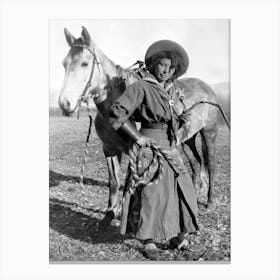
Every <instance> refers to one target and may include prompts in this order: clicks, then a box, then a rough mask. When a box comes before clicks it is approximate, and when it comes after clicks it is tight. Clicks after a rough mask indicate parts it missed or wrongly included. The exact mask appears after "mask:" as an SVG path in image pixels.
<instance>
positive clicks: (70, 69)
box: [58, 27, 102, 116]
mask: <svg viewBox="0 0 280 280" xmlns="http://www.w3.org/2000/svg"><path fill="white" fill-rule="evenodd" d="M64 34H65V37H66V41H67V43H68V45H69V46H70V50H69V52H68V54H67V56H66V57H65V58H64V59H63V61H62V64H63V66H64V69H65V76H64V81H63V85H62V89H61V91H60V95H59V99H58V103H59V107H60V108H61V110H62V112H63V114H64V115H66V116H70V115H71V114H73V113H75V112H77V110H78V108H79V105H80V103H81V102H82V101H86V100H87V99H88V97H89V95H90V93H91V94H92V93H94V91H98V90H99V89H100V87H101V84H102V75H100V74H101V72H100V71H101V69H99V65H98V63H99V61H98V54H97V53H98V51H97V48H96V46H95V44H94V43H93V41H92V39H91V37H90V35H89V33H88V31H87V29H86V28H85V27H82V32H81V37H80V38H78V39H76V38H75V37H74V36H73V35H72V34H71V33H70V32H69V31H68V30H67V29H66V28H65V29H64ZM96 69H97V70H96Z"/></svg>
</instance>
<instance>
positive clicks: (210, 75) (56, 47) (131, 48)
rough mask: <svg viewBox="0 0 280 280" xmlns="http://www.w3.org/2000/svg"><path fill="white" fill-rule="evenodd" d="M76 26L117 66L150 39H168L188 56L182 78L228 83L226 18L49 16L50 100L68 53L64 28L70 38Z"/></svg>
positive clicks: (136, 55)
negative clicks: (56, 18) (70, 17)
mask: <svg viewBox="0 0 280 280" xmlns="http://www.w3.org/2000/svg"><path fill="white" fill-rule="evenodd" d="M82 26H85V27H86V28H87V30H88V31H89V33H90V35H91V38H92V39H93V41H94V42H95V44H96V45H97V46H98V47H99V48H100V49H101V50H102V51H103V53H104V54H105V55H106V56H107V57H108V58H109V59H111V60H112V61H113V62H115V63H116V64H119V65H121V66H123V67H128V66H130V65H132V64H133V63H134V62H136V60H144V56H145V52H146V50H147V49H148V47H149V46H150V45H151V44H152V43H153V42H155V41H157V40H161V39H168V40H173V41H176V42H177V43H179V44H181V45H182V46H183V47H184V48H185V50H186V51H187V53H188V55H189V60H190V64H189V69H188V71H187V72H186V73H185V75H184V76H186V77H196V78H199V79H202V80H204V81H205V82H207V83H209V84H216V83H223V82H229V81H230V74H229V73H230V62H229V61H230V20H228V19H103V20H100V19H95V20H91V19H87V20H83V19H81V20H79V19H75V20H50V34H49V36H50V94H51V95H54V96H52V97H51V99H56V98H57V95H58V92H59V90H60V89H61V86H62V82H63V78H64V68H63V66H62V63H61V62H62V60H63V58H64V57H65V56H66V55H67V53H68V51H69V46H68V44H67V42H66V40H65V36H64V27H66V28H67V29H68V30H69V31H70V32H71V33H72V34H73V35H74V36H75V37H76V38H78V37H80V34H81V30H82Z"/></svg>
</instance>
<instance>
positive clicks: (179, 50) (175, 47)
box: [145, 40, 189, 78]
mask: <svg viewBox="0 0 280 280" xmlns="http://www.w3.org/2000/svg"><path fill="white" fill-rule="evenodd" d="M164 51H169V52H172V53H173V54H175V55H177V56H178V58H179V59H178V62H179V63H180V65H179V67H178V69H177V71H176V73H175V75H174V76H175V77H174V76H173V78H178V77H180V76H182V75H183V74H184V73H185V72H186V71H187V69H188V66H189V57H188V54H187V52H186V51H185V50H184V48H183V47H182V46H181V45H179V44H178V43H176V42H174V41H170V40H159V41H156V42H155V43H153V44H152V45H151V46H150V47H149V48H148V50H147V52H146V55H145V63H146V66H147V67H148V66H149V65H147V64H148V63H149V59H150V58H151V57H153V56H154V55H156V54H157V53H160V52H164Z"/></svg>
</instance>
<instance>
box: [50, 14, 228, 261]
mask: <svg viewBox="0 0 280 280" xmlns="http://www.w3.org/2000/svg"><path fill="white" fill-rule="evenodd" d="M49 140H50V143H49V145H50V149H49V157H50V162H49V179H50V180H49V184H50V185H49V187H50V189H49V195H50V197H49V199H50V201H49V202H50V204H49V207H50V209H49V211H50V212H49V214H50V215H49V225H50V233H49V237H50V243H49V244H50V251H49V254H50V255H49V258H50V261H51V262H63V261H76V262H79V261H103V262H106V261H108V262H110V261H119V262H121V261H124V262H132V261H133V262H141V261H177V262H179V261H199V262H204V261H206V262H207V261H208V262H209V261H215V262H227V263H229V262H230V258H231V247H230V244H231V224H230V217H231V204H230V195H231V188H230V20H229V19H204V20H203V19H194V20H191V19H190V20H188V19H184V20H175V19H174V20H172V19H157V20H152V19H150V20H147V19H143V20H139V19H138V20H116V19H115V20H72V21H71V20H70V21H69V20H52V21H50V138H49Z"/></svg>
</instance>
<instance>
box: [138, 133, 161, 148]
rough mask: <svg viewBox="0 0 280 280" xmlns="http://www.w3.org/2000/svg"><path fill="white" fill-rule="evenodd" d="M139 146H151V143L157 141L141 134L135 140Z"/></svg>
mask: <svg viewBox="0 0 280 280" xmlns="http://www.w3.org/2000/svg"><path fill="white" fill-rule="evenodd" d="M136 143H137V144H138V145H139V146H141V147H143V146H148V147H149V146H151V144H156V143H157V141H156V140H155V139H153V138H150V137H146V136H144V135H142V136H141V137H140V138H139V139H138V140H137V142H136Z"/></svg>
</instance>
